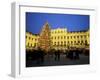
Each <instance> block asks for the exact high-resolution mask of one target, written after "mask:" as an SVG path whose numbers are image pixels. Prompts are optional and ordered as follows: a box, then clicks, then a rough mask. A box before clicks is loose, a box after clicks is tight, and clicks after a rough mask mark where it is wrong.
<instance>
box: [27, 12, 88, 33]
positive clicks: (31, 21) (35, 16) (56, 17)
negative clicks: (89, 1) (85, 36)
mask: <svg viewBox="0 0 100 80" xmlns="http://www.w3.org/2000/svg"><path fill="white" fill-rule="evenodd" d="M47 21H48V23H49V25H50V28H51V29H55V28H58V27H59V28H67V30H68V31H82V30H87V29H89V26H90V25H89V15H79V14H77V15H76V14H55V13H33V12H26V31H28V32H32V33H33V34H37V33H39V32H40V31H41V29H42V27H43V25H44V24H45V23H46V22H47Z"/></svg>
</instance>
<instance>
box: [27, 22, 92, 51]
mask: <svg viewBox="0 0 100 80" xmlns="http://www.w3.org/2000/svg"><path fill="white" fill-rule="evenodd" d="M89 33H90V32H89V30H87V31H77V32H76V31H73V32H70V31H68V30H67V29H66V28H57V29H50V26H49V24H48V23H47V22H46V23H45V24H44V26H43V28H42V30H41V32H40V34H32V33H29V32H26V49H37V48H38V47H40V48H41V49H44V50H46V51H48V50H49V49H56V50H58V49H59V50H62V49H63V50H67V49H73V48H89V44H90V41H89V39H90V35H89Z"/></svg>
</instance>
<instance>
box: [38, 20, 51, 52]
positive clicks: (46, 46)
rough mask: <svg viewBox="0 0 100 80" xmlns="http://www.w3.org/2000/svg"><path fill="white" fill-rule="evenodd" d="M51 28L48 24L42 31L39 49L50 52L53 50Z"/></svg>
mask: <svg viewBox="0 0 100 80" xmlns="http://www.w3.org/2000/svg"><path fill="white" fill-rule="evenodd" d="M50 37H51V35H50V26H49V24H48V22H46V23H45V24H44V26H43V28H42V30H41V33H40V38H39V47H40V48H41V49H43V50H45V51H49V50H50V48H51V39H50Z"/></svg>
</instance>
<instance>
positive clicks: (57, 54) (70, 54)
mask: <svg viewBox="0 0 100 80" xmlns="http://www.w3.org/2000/svg"><path fill="white" fill-rule="evenodd" d="M80 54H85V55H89V50H84V49H82V50H79V49H73V50H65V51H63V50H55V49H52V50H50V51H48V52H47V51H45V50H42V49H38V50H26V61H35V62H36V64H39V63H43V62H44V59H45V56H49V55H51V56H52V57H53V58H54V60H55V61H60V58H61V55H65V57H66V58H67V59H71V60H73V59H74V60H75V59H79V58H80V57H79V55H80Z"/></svg>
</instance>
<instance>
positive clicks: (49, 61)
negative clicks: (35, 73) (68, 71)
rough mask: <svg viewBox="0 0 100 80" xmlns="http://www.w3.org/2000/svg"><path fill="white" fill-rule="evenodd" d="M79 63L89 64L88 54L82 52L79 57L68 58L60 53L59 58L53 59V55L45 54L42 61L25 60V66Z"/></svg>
mask: <svg viewBox="0 0 100 80" xmlns="http://www.w3.org/2000/svg"><path fill="white" fill-rule="evenodd" d="M80 64H89V56H85V55H83V54H80V55H79V59H69V58H66V55H60V59H59V60H55V56H54V55H46V56H45V57H44V61H43V62H38V63H37V62H36V61H27V63H26V65H27V67H36V66H58V65H80Z"/></svg>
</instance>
